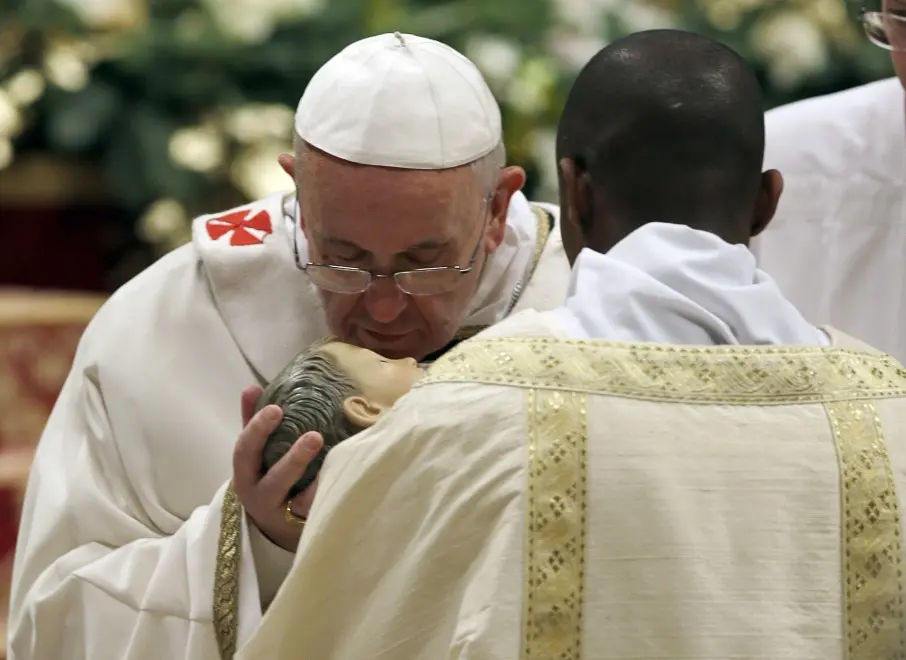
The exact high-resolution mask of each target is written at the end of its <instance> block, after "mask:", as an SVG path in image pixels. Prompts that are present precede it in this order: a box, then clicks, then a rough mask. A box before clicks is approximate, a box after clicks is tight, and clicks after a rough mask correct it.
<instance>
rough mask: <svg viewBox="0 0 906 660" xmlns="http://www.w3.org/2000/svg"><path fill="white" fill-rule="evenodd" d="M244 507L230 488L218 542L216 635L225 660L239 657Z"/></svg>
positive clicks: (215, 577) (215, 603)
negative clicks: (242, 517)
mask: <svg viewBox="0 0 906 660" xmlns="http://www.w3.org/2000/svg"><path fill="white" fill-rule="evenodd" d="M241 516H242V505H241V504H239V498H238V497H236V493H235V491H233V485H232V484H230V485H229V486H228V487H227V490H226V493H224V495H223V506H222V507H221V509H220V536H219V538H218V540H217V564H216V567H215V571H214V634H215V635H216V636H217V648H218V649H219V650H220V658H221V660H232V658H233V656H234V655H235V654H236V641H237V637H238V629H239V560H240V553H241V547H242V546H241V545H240V544H239V529H240V521H241Z"/></svg>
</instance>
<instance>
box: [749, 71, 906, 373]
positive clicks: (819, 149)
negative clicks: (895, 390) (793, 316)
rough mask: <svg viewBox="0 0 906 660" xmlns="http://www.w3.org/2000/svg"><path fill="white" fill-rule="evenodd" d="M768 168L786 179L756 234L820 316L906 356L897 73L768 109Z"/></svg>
mask: <svg viewBox="0 0 906 660" xmlns="http://www.w3.org/2000/svg"><path fill="white" fill-rule="evenodd" d="M766 125H767V150H766V154H765V168H766V169H770V168H773V169H778V170H780V172H781V174H782V175H783V177H784V181H785V187H784V191H783V195H782V196H781V198H780V204H779V207H778V210H777V215H776V217H775V218H774V220H773V221H772V222H771V224H770V225H769V226H768V228H767V229H766V230H765V232H764V233H763V234H762V235H761V236H760V237H758V238H757V239H756V240H755V241H754V242H753V251H754V252H755V254H756V255H757V256H758V259H759V263H760V265H761V267H762V268H764V269H765V270H766V271H768V272H769V273H771V275H772V276H773V277H774V278H775V279H776V280H777V283H778V284H779V285H780V288H781V289H782V290H783V292H784V293H785V294H786V296H787V298H789V300H790V301H791V302H792V303H793V304H794V305H796V306H797V307H798V308H799V309H800V310H802V313H803V314H805V316H806V318H808V319H809V320H810V321H812V322H813V323H819V324H820V323H828V324H831V325H833V326H834V327H836V328H839V329H841V330H843V331H844V332H847V333H851V334H853V335H855V336H857V337H860V338H861V339H863V340H865V341H867V342H869V343H870V344H872V345H873V346H876V347H877V348H878V349H880V350H883V351H887V352H889V353H891V354H893V356H894V357H896V358H897V359H898V360H906V332H903V329H904V328H906V259H904V258H903V255H904V254H906V112H904V95H903V89H902V86H901V85H900V82H899V81H898V80H897V79H896V78H892V79H889V80H883V81H880V82H876V83H872V84H869V85H864V86H862V87H857V88H855V89H851V90H848V91H844V92H840V93H838V94H832V95H829V96H823V97H819V98H813V99H808V100H805V101H801V102H799V103H794V104H792V105H788V106H784V107H781V108H777V109H775V110H771V111H770V112H768V113H767V116H766Z"/></svg>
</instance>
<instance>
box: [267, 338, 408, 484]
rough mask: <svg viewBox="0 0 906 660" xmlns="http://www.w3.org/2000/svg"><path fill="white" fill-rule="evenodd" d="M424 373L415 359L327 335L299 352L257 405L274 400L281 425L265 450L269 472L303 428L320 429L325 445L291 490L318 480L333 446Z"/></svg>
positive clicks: (378, 413) (367, 423)
mask: <svg viewBox="0 0 906 660" xmlns="http://www.w3.org/2000/svg"><path fill="white" fill-rule="evenodd" d="M421 375H422V370H421V368H420V367H419V366H418V363H417V362H416V361H415V360H414V359H412V358H405V359H401V360H389V359H387V358H384V357H381V356H380V355H378V354H377V353H374V352H372V351H369V350H367V349H364V348H359V347H357V346H352V345H351V344H345V343H343V342H340V341H336V340H333V339H327V340H324V341H322V342H319V343H316V344H314V345H312V347H311V348H309V349H308V350H306V351H304V352H302V353H300V354H299V355H297V356H296V357H295V358H294V359H293V361H292V362H290V363H289V364H288V365H287V366H286V367H285V368H284V369H283V371H281V372H280V373H279V374H278V375H277V377H276V378H274V380H272V381H271V382H270V384H268V386H267V387H266V388H265V390H264V392H262V394H261V397H260V398H259V399H258V404H257V410H261V409H262V408H264V407H265V406H268V405H271V404H274V405H278V406H280V408H281V409H282V410H283V419H282V420H281V421H280V425H279V426H278V427H277V428H276V429H275V430H274V432H273V433H271V435H270V436H269V437H268V439H267V442H266V443H265V445H264V451H263V452H262V461H261V462H262V465H261V472H262V474H264V473H265V472H267V471H268V470H269V469H270V468H271V467H273V466H274V465H275V464H276V463H277V461H279V460H280V459H281V458H282V457H283V456H284V455H285V454H286V453H287V452H288V451H289V449H290V447H292V446H293V444H294V443H295V442H296V440H298V439H299V436H301V435H302V434H303V433H306V432H308V431H317V432H318V433H320V434H321V436H322V437H323V438H324V446H323V447H322V448H321V451H320V452H319V453H318V455H317V456H316V457H315V459H314V460H313V461H312V462H311V463H310V464H309V465H308V468H307V469H306V470H305V473H304V474H303V475H302V478H301V479H299V481H297V482H296V483H295V484H294V485H293V487H292V488H291V489H290V491H289V495H288V497H290V498H292V497H295V496H296V495H297V494H298V493H301V492H302V491H303V490H305V489H306V488H307V487H308V486H309V485H311V483H312V482H313V481H314V480H315V478H316V477H317V475H318V471H319V470H320V469H321V466H322V465H323V463H324V459H325V458H326V457H327V452H329V451H330V449H331V448H332V447H335V446H336V445H338V444H339V443H341V442H343V441H344V440H345V439H346V438H348V437H349V436H351V435H354V434H356V433H358V432H359V431H362V430H364V429H366V428H368V427H370V426H373V425H374V424H375V423H376V422H377V421H378V419H379V418H380V417H381V415H383V414H384V412H385V411H386V410H388V409H390V407H391V406H393V404H394V403H395V402H396V400H397V399H399V398H400V397H401V396H403V395H404V394H405V393H406V392H408V391H409V390H410V389H411V388H412V386H413V385H414V384H415V381H417V380H418V379H419V378H420V377H421Z"/></svg>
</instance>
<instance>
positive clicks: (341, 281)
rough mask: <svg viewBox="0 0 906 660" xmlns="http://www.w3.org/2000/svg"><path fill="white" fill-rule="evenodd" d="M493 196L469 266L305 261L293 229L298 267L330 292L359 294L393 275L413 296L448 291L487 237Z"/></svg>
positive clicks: (468, 268) (486, 203)
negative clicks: (384, 269) (382, 269)
mask: <svg viewBox="0 0 906 660" xmlns="http://www.w3.org/2000/svg"><path fill="white" fill-rule="evenodd" d="M491 200H492V197H491V196H490V195H489V196H487V197H486V198H485V199H484V222H482V224H481V226H482V230H481V236H480V237H479V239H478V242H477V243H476V244H475V249H474V250H472V256H471V257H470V258H469V261H468V263H467V264H466V266H438V267H434V268H415V269H412V270H399V271H396V272H394V273H390V274H387V275H384V274H380V273H373V272H371V271H370V270H365V269H363V268H353V267H351V266H337V265H334V264H321V263H313V262H311V261H309V262H307V263H305V264H303V263H301V261H300V259H299V233H300V232H299V231H298V230H297V231H294V232H293V251H294V253H295V257H296V268H298V269H299V270H301V271H304V272H306V273H308V276H309V277H310V278H311V281H312V283H313V284H314V285H315V286H316V287H318V288H319V289H324V290H325V291H330V292H331V293H343V294H350V295H355V294H360V293H365V291H367V290H368V289H369V288H370V287H371V285H372V284H373V283H374V282H375V281H376V280H383V279H390V278H392V279H393V282H394V284H396V287H397V288H398V289H399V290H400V291H402V292H403V293H405V294H407V295H410V296H436V295H440V294H442V293H449V292H450V291H452V290H453V289H455V288H456V287H457V286H459V283H460V278H461V277H462V276H463V275H465V274H467V273H470V272H472V270H473V269H474V268H475V262H476V261H477V260H478V253H479V250H480V249H481V244H482V242H483V240H484V230H485V228H486V227H487V223H488V216H489V213H490V209H491Z"/></svg>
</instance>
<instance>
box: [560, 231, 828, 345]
mask: <svg viewBox="0 0 906 660" xmlns="http://www.w3.org/2000/svg"><path fill="white" fill-rule="evenodd" d="M556 314H557V318H558V320H560V322H561V323H562V324H563V325H564V326H565V328H566V329H567V331H568V332H569V334H570V335H572V336H574V337H577V338H583V339H608V340H620V341H636V342H657V343H667V344H686V345H721V344H742V345H764V344H768V345H771V344H775V345H797V344H805V345H826V344H827V337H826V335H825V334H824V333H823V332H822V331H821V330H819V329H818V328H816V327H815V326H813V325H811V324H810V323H808V322H807V321H806V320H805V319H804V318H803V317H802V315H801V314H800V313H799V312H798V311H797V310H796V308H795V307H793V305H792V304H791V303H790V302H789V301H787V300H786V298H784V296H783V294H782V293H781V292H780V289H779V288H778V287H777V285H776V284H775V282H774V280H772V279H771V278H770V277H769V276H768V275H767V274H766V273H764V272H763V271H761V270H759V269H758V268H757V267H756V264H755V257H754V256H753V255H752V253H751V252H749V250H748V249H747V248H746V247H745V246H743V245H730V244H729V243H726V242H724V241H723V240H721V239H720V238H718V237H717V236H715V235H714V234H711V233H708V232H704V231H697V230H694V229H691V228H689V227H686V226H683V225H676V224H667V223H650V224H647V225H645V226H643V227H641V228H640V229H637V230H636V231H634V232H633V233H632V234H630V235H629V236H627V237H626V238H624V239H623V240H622V241H620V243H618V244H617V245H616V246H615V247H614V248H613V249H611V250H610V251H609V252H608V253H607V254H601V253H598V252H594V251H592V250H590V249H588V248H586V249H584V250H583V251H582V252H581V254H580V255H579V257H578V259H577V260H576V263H575V265H574V266H573V271H572V276H571V281H570V286H569V292H568V297H567V301H566V304H565V306H564V307H562V308H560V309H559V310H557V312H556Z"/></svg>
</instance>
